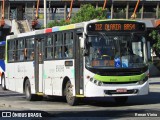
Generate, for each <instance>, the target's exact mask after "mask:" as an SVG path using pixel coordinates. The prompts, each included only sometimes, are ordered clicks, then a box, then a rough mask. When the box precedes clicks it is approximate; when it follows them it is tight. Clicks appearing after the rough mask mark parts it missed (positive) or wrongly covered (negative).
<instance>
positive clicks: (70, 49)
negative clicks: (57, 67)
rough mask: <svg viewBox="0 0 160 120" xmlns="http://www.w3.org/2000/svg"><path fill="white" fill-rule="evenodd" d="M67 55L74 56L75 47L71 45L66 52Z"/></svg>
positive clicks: (68, 56)
mask: <svg viewBox="0 0 160 120" xmlns="http://www.w3.org/2000/svg"><path fill="white" fill-rule="evenodd" d="M65 56H66V57H67V58H72V57H73V49H72V48H71V47H70V48H69V49H68V50H67V51H66V52H65Z"/></svg>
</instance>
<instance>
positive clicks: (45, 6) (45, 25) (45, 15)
mask: <svg viewBox="0 0 160 120" xmlns="http://www.w3.org/2000/svg"><path fill="white" fill-rule="evenodd" d="M46 2H47V0H44V28H46V27H47V11H46V10H47V4H46Z"/></svg>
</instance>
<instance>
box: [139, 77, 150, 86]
mask: <svg viewBox="0 0 160 120" xmlns="http://www.w3.org/2000/svg"><path fill="white" fill-rule="evenodd" d="M147 80H148V76H146V77H145V78H144V79H143V80H140V81H138V84H139V85H142V84H143V83H145V82H146V81H147Z"/></svg>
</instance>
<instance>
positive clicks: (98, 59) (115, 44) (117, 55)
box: [86, 32, 147, 68]
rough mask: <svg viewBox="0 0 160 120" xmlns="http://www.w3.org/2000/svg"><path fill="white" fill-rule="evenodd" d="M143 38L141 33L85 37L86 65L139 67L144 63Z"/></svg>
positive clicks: (101, 34)
mask: <svg viewBox="0 0 160 120" xmlns="http://www.w3.org/2000/svg"><path fill="white" fill-rule="evenodd" d="M144 46H145V38H144V37H143V36H141V35H131V34H125V35H123V34H106V33H104V32H100V33H98V34H97V35H89V36H88V37H87V44H86V47H87V50H88V56H86V65H87V66H88V67H101V68H103V67H105V68H141V67H144V66H145V65H146V62H147V61H146V60H145V59H144V56H145V57H146V55H144V53H145V54H146V52H144V51H145V50H146V48H144Z"/></svg>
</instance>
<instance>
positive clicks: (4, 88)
mask: <svg viewBox="0 0 160 120" xmlns="http://www.w3.org/2000/svg"><path fill="white" fill-rule="evenodd" d="M1 83H2V89H3V90H7V89H6V81H5V77H4V75H2V78H1Z"/></svg>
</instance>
